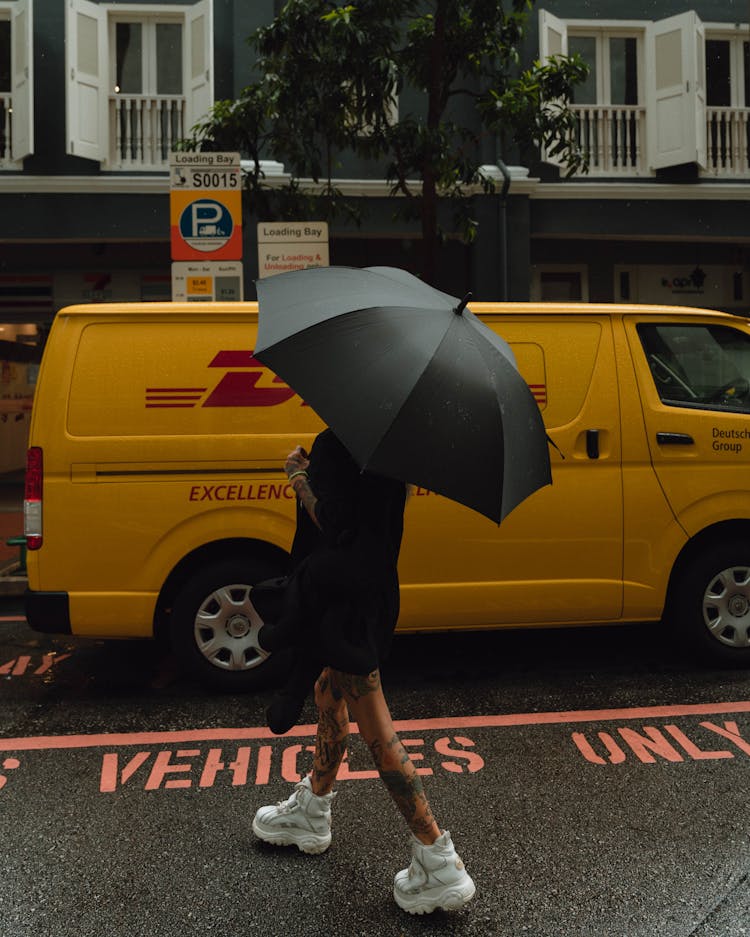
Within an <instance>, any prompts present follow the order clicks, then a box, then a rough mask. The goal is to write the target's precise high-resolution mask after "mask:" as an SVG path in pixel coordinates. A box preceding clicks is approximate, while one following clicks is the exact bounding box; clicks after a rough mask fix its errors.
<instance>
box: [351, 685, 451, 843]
mask: <svg viewBox="0 0 750 937" xmlns="http://www.w3.org/2000/svg"><path fill="white" fill-rule="evenodd" d="M335 677H336V682H337V684H338V685H339V687H340V688H341V691H342V692H343V695H344V699H345V700H346V703H347V705H348V708H349V711H350V712H351V714H352V716H353V717H354V719H356V721H357V725H358V726H359V731H360V733H361V735H362V738H363V739H364V740H365V742H366V743H367V745H368V746H369V748H370V752H371V753H372V757H373V761H374V762H375V766H376V768H377V769H378V772H379V774H380V777H381V778H382V779H383V782H384V783H385V786H386V787H387V788H388V792H389V793H390V795H391V797H392V798H393V800H394V801H395V803H396V806H397V807H398V809H399V810H400V812H401V814H402V816H403V817H404V819H405V820H406V822H407V824H408V825H409V829H410V830H411V831H412V833H413V834H414V835H415V836H416V837H417V839H418V840H420V842H423V843H426V844H427V845H429V844H431V843H434V842H435V840H436V839H437V838H438V837H439V836H440V832H441V831H440V827H439V826H438V825H437V823H436V821H435V818H434V817H433V815H432V810H431V809H430V804H429V802H428V800H427V796H426V794H425V792H424V787H423V786H422V779H421V777H420V776H419V775H418V774H417V771H416V768H415V767H414V762H413V761H412V760H411V758H409V754H408V752H407V751H406V749H405V748H404V746H403V745H402V744H401V741H400V739H399V737H398V735H396V731H395V729H394V728H393V719H392V718H391V713H390V710H389V709H388V704H387V702H386V700H385V697H384V696H383V690H382V687H381V685H380V673H379V671H377V670H374V671H373V672H372V673H371V674H368V675H367V676H366V677H362V676H356V675H354V674H344V673H340V672H339V671H336V672H335Z"/></svg>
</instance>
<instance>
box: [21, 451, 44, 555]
mask: <svg viewBox="0 0 750 937" xmlns="http://www.w3.org/2000/svg"><path fill="white" fill-rule="evenodd" d="M23 532H24V535H25V537H26V547H27V549H29V550H38V549H39V547H41V545H42V450H41V448H40V447H39V446H32V447H31V448H30V449H28V450H27V452H26V484H25V489H24V496H23Z"/></svg>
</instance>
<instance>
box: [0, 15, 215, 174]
mask: <svg viewBox="0 0 750 937" xmlns="http://www.w3.org/2000/svg"><path fill="white" fill-rule="evenodd" d="M0 2H2V0H0ZM86 18H88V19H89V20H92V21H93V22H94V24H95V26H91V27H90V29H91V30H93V29H94V28H95V29H96V34H97V49H96V51H95V53H93V54H92V53H91V52H89V54H88V56H87V59H88V60H90V62H91V69H92V70H91V71H90V73H89V74H87V73H86V71H85V69H84V68H82V67H81V62H82V56H81V55H80V54H79V48H78V30H79V28H80V26H81V23H82V21H83V20H85V19H86ZM123 22H129V23H140V24H142V25H143V24H145V25H146V27H147V28H146V30H144V45H143V62H142V65H141V68H142V78H143V79H144V81H145V82H146V84H144V89H146V88H148V87H151V86H153V87H155V82H156V57H155V46H156V28H155V27H156V25H157V24H158V23H180V24H181V25H182V74H181V80H182V92H181V93H180V94H175V95H166V94H165V95H156V93H155V92H154V93H151V92H149V91H147V90H144V91H143V93H142V94H140V95H136V94H133V95H127V94H123V95H122V100H123V102H124V103H123V106H124V107H127V106H128V102H127V99H128V98H131V100H132V99H136V98H144V99H145V98H152V99H153V98H158V99H159V100H162V99H178V98H179V99H181V100H180V102H179V105H178V107H179V112H180V114H181V117H180V123H181V125H182V128H183V129H182V133H183V134H184V133H185V132H186V131H187V130H188V129H189V128H190V127H192V126H194V124H196V123H197V122H198V121H199V120H200V119H201V118H202V117H203V116H204V115H205V114H207V113H208V110H209V108H210V106H211V104H212V103H213V100H214V31H213V4H212V2H211V0H194V2H185V3H180V4H174V5H173V4H158V5H157V4H154V5H151V4H144V3H114V2H111V0H105V2H98V0H68V3H67V4H66V21H65V28H66V33H65V35H66V81H67V86H66V100H67V107H66V130H67V133H66V152H67V153H68V154H69V155H72V156H79V157H83V158H85V159H91V160H94V161H96V162H98V163H100V165H101V166H102V167H105V168H107V169H109V170H115V171H129V170H135V171H147V172H150V171H157V172H161V171H168V165H167V164H166V163H165V161H164V159H163V158H161V157H160V156H158V155H155V154H156V153H157V151H158V150H159V148H160V144H159V145H156V148H155V144H154V141H155V140H156V139H157V138H156V137H155V136H154V135H153V134H151V136H150V137H148V141H149V145H148V146H147V145H146V139H147V138H146V137H145V136H144V137H143V146H142V155H136V156H134V157H129V158H127V159H125V158H123V153H122V151H121V145H120V139H119V137H118V133H119V128H118V127H117V125H116V123H113V121H115V122H116V121H117V120H118V119H119V117H118V114H119V113H120V111H119V110H118V108H119V105H118V104H117V100H118V98H119V94H118V93H116V92H115V90H114V89H115V84H116V82H115V79H116V71H117V42H116V33H117V28H116V24H117V23H123ZM151 32H153V37H152V38H153V47H152V48H150V49H148V51H147V44H148V46H149V47H150V46H151V45H152V41H151V39H149V38H148V34H149V33H151ZM94 59H96V71H93V67H94ZM152 79H153V85H150V84H149V82H150V81H151V80H152ZM138 103H139V106H140V102H138ZM143 106H144V107H148V106H149V104H148V101H145V102H144V103H143ZM153 113H155V112H153ZM135 119H136V120H138V119H139V118H135ZM149 119H151V118H149ZM154 119H155V120H157V121H158V120H160V119H161V118H159V117H158V116H156V117H155V118H154ZM166 119H167V120H170V118H169V116H167V118H166ZM179 133H180V131H178V134H179ZM134 139H135V138H134ZM137 139H138V141H139V142H140V140H141V138H140V137H138V138H137ZM147 150H148V152H149V154H150V158H147V157H146V153H147ZM132 151H133V152H134V153H138V154H141V150H140V148H139V147H137V146H136V145H135V144H133V146H132ZM162 156H163V154H162Z"/></svg>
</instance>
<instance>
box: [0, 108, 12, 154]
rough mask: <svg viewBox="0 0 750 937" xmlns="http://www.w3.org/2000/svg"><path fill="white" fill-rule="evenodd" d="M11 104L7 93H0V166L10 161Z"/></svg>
mask: <svg viewBox="0 0 750 937" xmlns="http://www.w3.org/2000/svg"><path fill="white" fill-rule="evenodd" d="M12 117H13V102H12V99H11V96H10V94H9V93H7V94H6V93H5V92H0V166H3V165H7V164H8V163H10V161H11V153H12V149H11V147H12V145H13V137H12V133H13V124H12Z"/></svg>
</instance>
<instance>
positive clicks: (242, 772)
mask: <svg viewBox="0 0 750 937" xmlns="http://www.w3.org/2000/svg"><path fill="white" fill-rule="evenodd" d="M19 609H20V603H19V602H17V601H15V600H8V599H6V600H3V601H0V619H2V620H1V621H0V627H1V630H0V696H1V698H2V704H3V705H2V713H3V715H2V723H1V731H0V832H1V833H2V842H3V845H4V861H3V874H2V876H0V922H1V925H0V926H1V933H2V937H63V935H76V937H125V935H138V937H140V935H144V937H145V935H148V937H187V935H196V937H198V935H199V937H208V935H213V934H217V935H222V937H240V935H255V934H257V935H262V937H277V935H278V937H296V935H300V937H301V935H305V937H306V935H309V934H317V933H327V934H332V935H346V937H355V935H366V937H370V935H394V937H406V935H408V937H412V935H466V937H469V935H471V937H474V935H477V937H479V935H481V937H486V935H493V937H494V935H498V937H500V935H502V937H517V935H518V937H687V935H691V937H739V935H750V880H749V878H748V873H749V872H750V841H749V839H748V794H750V674H748V673H747V672H744V671H731V670H730V671H716V670H705V669H701V668H700V667H699V666H698V665H696V664H695V663H694V662H692V661H690V660H688V659H685V658H684V657H683V656H682V655H681V654H680V652H679V649H678V648H676V647H674V646H673V644H672V642H671V639H670V638H669V637H668V636H666V635H661V633H659V632H655V631H654V629H653V628H646V627H637V628H629V629H626V628H616V629H607V630H589V631H538V632H518V633H491V634H472V635H457V634H445V635H433V636H418V637H406V636H404V637H400V638H398V639H397V641H396V645H395V648H394V652H393V655H392V657H391V659H390V661H389V662H388V664H387V666H386V667H385V668H384V682H385V685H386V689H387V695H388V697H389V699H390V701H391V708H392V711H393V713H394V716H395V718H396V719H397V720H398V724H399V729H400V732H401V736H402V739H403V740H404V741H405V744H407V745H408V747H409V749H410V751H411V752H412V753H413V755H414V756H415V758H416V759H417V764H418V765H419V767H420V768H421V769H423V772H424V774H425V785H426V788H427V792H428V795H429V797H430V800H431V803H432V806H433V809H434V811H435V813H436V815H437V817H438V820H439V822H440V823H441V825H442V826H444V827H445V828H447V829H449V830H451V832H452V834H453V838H454V841H455V842H456V845H457V847H458V849H459V851H460V853H461V855H462V856H463V858H464V860H465V862H466V865H467V867H468V869H469V871H470V872H471V874H472V876H473V877H474V879H475V881H476V883H477V896H476V898H475V899H474V901H473V902H472V903H471V904H470V905H469V906H468V907H467V908H465V909H463V910H462V911H459V912H455V913H443V912H438V913H435V914H433V915H430V916H425V917H421V918H419V917H410V916H408V915H406V914H405V913H404V912H402V911H400V910H399V909H398V908H397V907H396V905H395V904H394V902H393V899H392V897H391V884H392V879H393V875H394V874H395V872H397V871H398V870H399V869H400V868H402V867H403V866H404V865H406V864H407V861H408V843H407V835H406V832H405V830H404V827H403V825H402V821H401V820H400V817H399V816H398V814H397V813H396V810H395V808H394V807H393V806H392V805H391V803H390V801H389V800H388V797H387V795H386V793H385V789H384V788H383V787H382V785H381V782H380V781H379V780H378V779H377V778H373V777H372V776H371V770H370V763H369V757H368V753H367V751H366V749H365V746H364V744H363V743H362V741H361V740H360V739H359V737H358V736H356V735H355V736H353V738H352V743H351V748H350V757H349V761H348V765H347V769H346V777H345V778H342V779H341V780H340V783H339V787H338V790H339V793H338V797H337V800H336V803H335V812H334V841H333V845H332V847H331V849H330V850H329V851H328V852H327V853H325V854H324V855H322V856H305V855H302V854H301V853H299V852H297V850H295V849H288V848H273V847H269V846H266V845H264V844H260V843H258V842H257V841H255V840H254V838H253V835H252V832H251V830H250V821H251V818H252V815H253V813H254V811H255V809H256V808H257V807H258V806H259V805H261V804H263V803H273V802H275V801H277V800H279V799H282V798H283V797H285V796H287V794H288V792H289V790H290V782H291V781H292V780H294V779H295V778H297V777H298V776H299V775H300V774H301V773H304V772H306V771H307V770H308V768H309V766H310V763H311V758H312V756H311V752H310V750H309V749H310V746H311V744H312V731H313V729H312V725H311V723H312V721H313V719H314V712H313V709H312V706H311V704H310V705H308V708H307V710H306V711H305V722H306V723H310V725H303V726H301V727H300V728H299V730H298V731H297V733H296V734H294V735H289V736H285V737H283V738H276V737H273V736H271V735H270V734H269V733H268V732H267V730H266V729H265V726H264V720H263V710H264V706H265V704H266V702H267V696H266V695H265V694H261V695H259V696H255V697H250V696H247V697H243V696H221V695H215V694H212V693H210V692H208V691H205V690H203V689H202V688H201V687H199V686H196V685H195V684H193V683H191V682H189V681H187V680H186V679H184V678H182V677H180V676H179V675H175V674H173V673H171V671H170V669H169V666H168V663H167V662H166V661H165V660H164V659H163V658H160V657H159V655H158V654H157V652H156V650H157V649H156V647H155V646H154V645H152V644H150V643H148V642H96V641H74V640H70V639H67V640H66V639H54V638H50V637H48V636H42V635H37V634H34V633H33V632H31V631H30V630H28V628H27V627H26V625H25V623H24V622H23V621H21V620H19V618H20V615H19Z"/></svg>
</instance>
